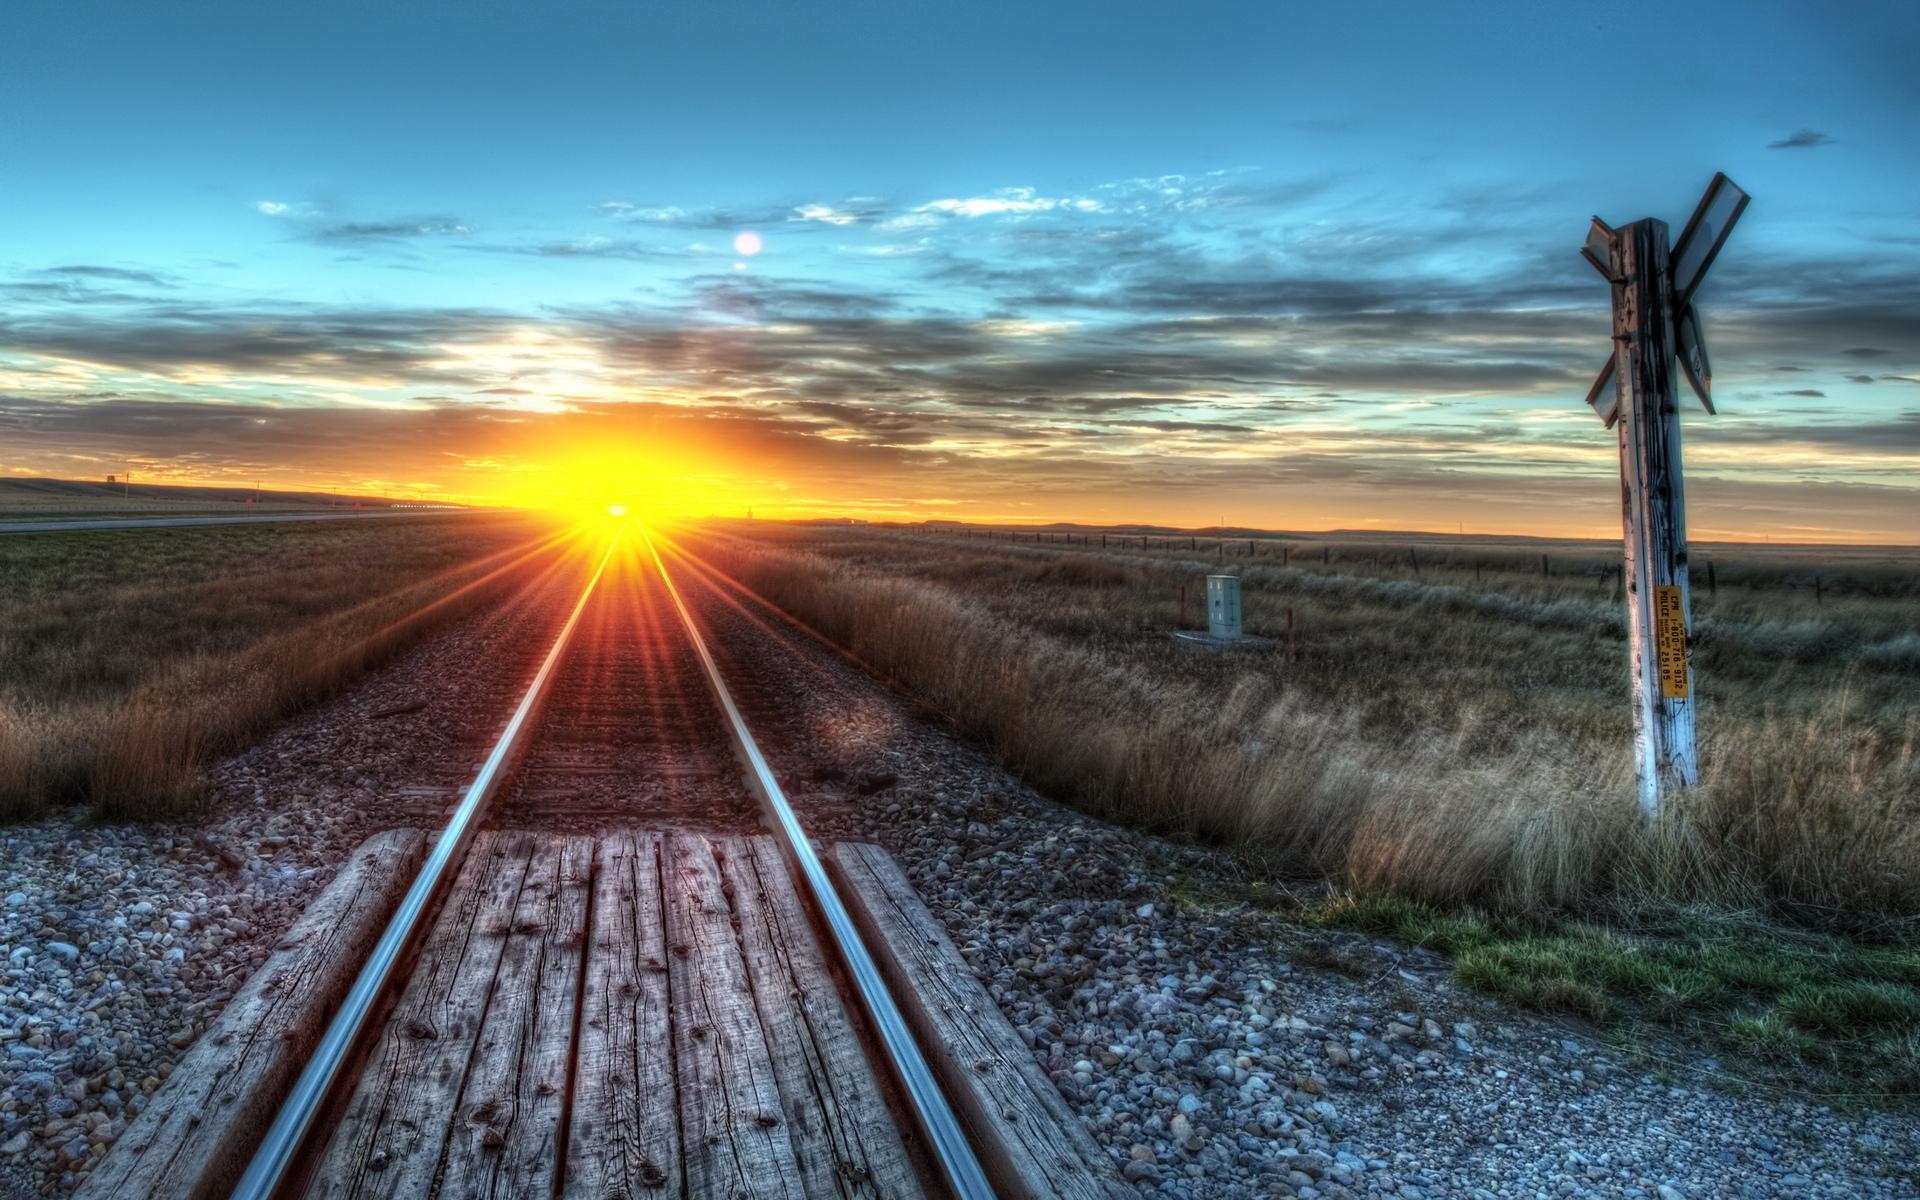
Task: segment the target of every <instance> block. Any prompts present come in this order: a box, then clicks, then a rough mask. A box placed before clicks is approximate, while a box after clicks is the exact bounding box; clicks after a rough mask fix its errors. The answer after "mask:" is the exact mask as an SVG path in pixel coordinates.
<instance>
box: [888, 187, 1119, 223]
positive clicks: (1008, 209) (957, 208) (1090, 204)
mask: <svg viewBox="0 0 1920 1200" xmlns="http://www.w3.org/2000/svg"><path fill="white" fill-rule="evenodd" d="M1102 207H1103V206H1102V204H1101V202H1100V201H1098V200H1095V199H1092V198H1090V197H1086V196H1068V197H1061V198H1053V197H1047V196H1042V195H1040V194H1039V193H1038V192H1036V191H1035V190H1034V189H1033V188H1030V187H1012V188H1001V189H1000V190H998V191H996V192H993V193H991V194H989V195H985V196H969V197H965V198H950V199H944V200H929V201H928V202H927V203H925V204H922V205H919V206H918V207H916V208H914V209H913V212H914V213H915V214H919V215H922V216H926V215H934V216H949V217H987V216H1001V215H1009V214H1010V215H1014V216H1021V215H1027V214H1031V213H1046V212H1080V213H1092V212H1099V211H1100V210H1101V208H1102Z"/></svg>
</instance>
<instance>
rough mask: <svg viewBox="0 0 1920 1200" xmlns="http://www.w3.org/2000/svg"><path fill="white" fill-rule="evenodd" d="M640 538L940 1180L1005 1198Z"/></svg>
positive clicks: (663, 570) (669, 579)
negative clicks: (822, 919) (890, 1067)
mask: <svg viewBox="0 0 1920 1200" xmlns="http://www.w3.org/2000/svg"><path fill="white" fill-rule="evenodd" d="M641 536H642V537H643V538H645V539H646V543H647V552H648V553H649V554H651V555H652V556H653V563H654V566H655V567H657V568H658V569H659V571H660V579H661V581H662V582H664V583H665V584H666V585H667V594H668V595H669V596H671V597H672V598H673V607H674V609H675V610H676V611H677V612H679V614H680V623H681V624H682V625H684V626H685V627H686V630H687V639H688V640H689V641H691V642H692V643H693V648H694V650H695V652H696V653H697V654H698V655H699V658H700V665H701V666H702V667H703V668H704V669H705V673H706V677H707V685H708V687H709V688H711V689H712V691H713V695H714V699H715V700H716V701H717V702H718V703H719V705H720V708H721V711H722V712H723V713H725V715H726V718H727V721H726V724H727V732H728V734H729V735H730V736H731V737H732V738H733V744H734V748H735V749H736V750H738V751H739V753H740V757H741V760H742V761H743V762H744V763H745V764H746V767H747V773H748V783H749V784H750V785H751V786H752V787H753V789H754V791H755V792H757V793H758V794H759V796H760V801H761V803H762V804H763V805H764V806H765V807H766V810H767V815H768V816H769V817H771V818H772V823H773V826H774V832H775V833H776V834H777V835H778V836H779V838H780V840H781V842H782V843H784V844H785V846H786V849H787V852H788V854H790V855H791V856H792V858H793V861H794V863H795V864H796V865H798V866H799V868H800V875H801V878H802V880H803V882H804V883H805V886H806V888H807V890H808V891H809V892H810V893H811V894H812V897H813V900H814V903H816V904H818V905H819V906H820V912H821V914H822V916H824V917H825V918H826V923H827V931H828V932H829V933H830V934H832V936H833V941H834V948H835V949H836V950H838V951H839V953H840V959H841V961H842V962H843V963H845V964H846V967H847V971H848V973H849V974H850V975H851V976H852V977H853V983H854V987H855V989H856V990H857V991H858V992H859V993H860V1000H861V1003H862V1004H863V1005H864V1006H865V1007H866V1010H867V1015H868V1016H869V1017H870V1018H872V1020H873V1024H874V1028H875V1029H876V1030H877V1031H878V1032H879V1034H880V1041H881V1043H882V1045H883V1046H884V1047H885V1048H886V1051H887V1056H888V1058H889V1059H891V1060H892V1063H893V1067H894V1070H895V1071H896V1072H897V1073H898V1074H899V1076H900V1082H901V1084H902V1085H903V1086H904V1087H905V1088H906V1090H907V1098H908V1100H909V1101H910V1102H911V1103H912V1105H913V1111H914V1116H915V1117H916V1118H917V1119H918V1121H919V1123H920V1128H921V1130H922V1131H923V1132H924V1133H925V1134H926V1136H927V1141H928V1143H929V1144H930V1145H931V1146H932V1147H933V1151H934V1156H935V1157H936V1158H937V1159H938V1160H939V1163H940V1169H941V1173H942V1174H943V1175H944V1176H945V1178H946V1181H947V1183H948V1185H949V1186H950V1187H951V1188H952V1189H953V1192H954V1194H955V1195H956V1196H958V1197H960V1200H995V1197H996V1196H997V1194H998V1193H996V1192H995V1191H994V1189H993V1185H992V1184H991V1183H989V1182H988V1181H987V1174H986V1172H985V1170H983V1169H982V1168H981V1166H980V1159H979V1158H978V1157H977V1156H976V1155H975V1154H974V1152H973V1144H972V1143H971V1142H970V1141H968V1140H967V1135H966V1132H965V1130H964V1129H963V1128H962V1127H961V1124H960V1118H959V1117H958V1116H957V1115H956V1114H955V1113H954V1111H953V1107H952V1105H950V1104H948V1103H947V1097H946V1093H945V1092H943V1091H942V1090H941V1089H940V1081H939V1080H938V1079H937V1078H935V1077H934V1074H933V1068H932V1067H931V1066H930V1065H929V1064H928V1062H927V1058H926V1055H925V1054H924V1053H922V1051H921V1049H920V1043H919V1042H918V1041H917V1040H916V1039H915V1038H914V1036H913V1031H912V1030H910V1029H909V1028H908V1027H907V1020H906V1017H905V1016H904V1015H902V1013H901V1012H900V1006H899V1005H898V1004H896V1003H895V1002H894V999H893V993H892V992H891V991H890V990H888V988H887V983H886V980H885V979H883V978H882V977H881V975H880V967H879V964H877V963H876V962H874V960H873V954H872V953H871V952H870V951H869V950H868V949H867V945H866V943H865V942H864V941H862V940H861V938H860V933H859V930H858V929H856V928H855V927H854V923H853V916H852V914H850V913H849V912H848V911H847V906H846V903H845V902H844V901H842V900H841V899H840V893H839V891H838V890H837V889H836V888H835V887H834V886H833V880H832V879H830V878H829V877H828V876H827V870H826V866H825V864H823V863H822V862H821V861H820V856H819V854H817V853H816V852H815V851H814V848H813V842H812V841H811V840H810V839H809V838H808V837H807V831H806V830H805V829H803V828H802V827H801V825H800V820H799V818H798V817H796V816H795V815H794V812H793V806H792V805H790V804H789V803H787V795H786V793H785V792H784V791H783V790H781V787H780V782H779V780H777V779H775V778H774V775H773V770H772V768H770V767H768V766H767V760H766V758H765V757H764V756H763V755H762V754H761V753H760V747H759V746H758V745H757V744H756V743H755V742H754V740H753V734H752V733H750V732H748V730H747V723H746V720H745V719H744V718H742V717H741V715H740V709H739V708H738V707H737V706H736V705H735V704H734V702H733V693H732V692H730V691H728V690H727V684H726V681H725V680H724V679H722V678H721V677H720V668H719V666H718V664H716V663H715V662H714V659H713V654H712V652H710V651H709V650H708V649H707V643H706V639H704V638H702V637H701V636H700V630H699V628H698V627H697V626H695V625H694V623H693V614H692V613H691V612H690V611H689V610H688V609H687V605H686V601H684V600H682V599H681V598H680V589H679V588H677V587H675V586H674V583H673V576H672V575H671V574H669V573H668V571H667V564H666V563H665V561H663V560H662V559H661V557H660V550H659V548H658V547H656V546H655V545H654V544H653V538H652V537H651V536H650V535H648V534H647V533H646V531H645V530H644V529H643V530H642V531H641Z"/></svg>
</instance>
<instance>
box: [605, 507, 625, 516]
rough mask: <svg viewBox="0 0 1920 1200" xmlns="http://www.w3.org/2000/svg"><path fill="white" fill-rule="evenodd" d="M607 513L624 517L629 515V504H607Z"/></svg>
mask: <svg viewBox="0 0 1920 1200" xmlns="http://www.w3.org/2000/svg"><path fill="white" fill-rule="evenodd" d="M607 515H608V516H610V517H624V516H626V515H627V506H626V505H624V504H609V505H607Z"/></svg>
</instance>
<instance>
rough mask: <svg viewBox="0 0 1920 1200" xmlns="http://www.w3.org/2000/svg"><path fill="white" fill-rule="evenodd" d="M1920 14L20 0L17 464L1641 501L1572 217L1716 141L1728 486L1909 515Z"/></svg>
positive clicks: (1701, 453) (1108, 506)
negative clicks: (1605, 398)
mask: <svg viewBox="0 0 1920 1200" xmlns="http://www.w3.org/2000/svg"><path fill="white" fill-rule="evenodd" d="M1916 61H1920V6H1916V5H1914V4H1912V3H1909V2H1906V0H1901V2H1898V3H1869V2H1864V0H1863V2H1859V3H1850V4H1848V5H1845V6H1832V5H1824V4H1813V3H1807V4H1800V3H1788V4H1782V3H1767V2H1764V0H1763V2H1758V3H1712V4H1660V5H1631V4H1624V5H1623V4H1610V5H1604V6H1593V5H1576V4H1562V3H1549V2H1543V0H1531V2H1528V3H1512V4H1508V3H1477V4H1472V5H1434V4H1431V3H1369V2H1365V0H1345V2H1342V3H1326V4H1321V3H1314V4H1300V3H1257V4H1254V3H1249V4H1244V5H1230V4H1212V3H1183V4H1180V5H1169V4H1165V3H1151V4H1148V3H1131V2H1115V0H1108V2H1106V3H1097V4H1096V3H1087V4H1081V3H1055V4H1045V3H1037V2H1035V0H1026V2H1024V3H998V2H982V3H969V4H965V5H956V4H945V5H938V6H933V5H914V4H901V3H898V2H897V0H895V2H889V3H820V4H811V5H775V4H741V3H720V2H709V3H679V2H672V0H667V2H663V0H652V2H649V3H645V4H637V3H620V4H611V3H610V4H598V3H572V4H552V5H540V6H533V5H522V4H512V3H463V4H444V5H443V4H361V3H354V2H336V3H329V4H325V5H305V6H291V5H277V4H276V5H260V4H251V3H249V4H238V3H222V2H219V0H200V2H196V3H190V4H175V5H151V4H131V3H128V4H97V3H85V2H71V3H54V2H44V0H24V2H16V3H12V4H9V5H8V6H7V8H6V11H5V13H4V15H0V475H14V476H42V475H47V476H58V477H65V478H83V479H88V478H100V477H104V476H105V475H106V474H109V473H119V472H124V471H126V470H128V469H129V468H131V470H132V471H133V473H134V477H135V479H136V480H142V479H144V480H148V481H152V482H165V481H181V482H185V481H192V482H226V483H250V482H255V481H258V482H262V483H264V484H266V485H267V486H269V487H314V486H318V487H328V488H338V489H346V490H357V491H366V492H381V491H386V492H393V493H397V494H406V495H419V496H426V497H441V498H448V499H456V500H463V501H477V502H510V503H528V504H562V505H583V506H589V507H591V506H594V505H598V504H602V503H612V502H621V503H629V504H635V505H639V506H642V507H652V508H656V509H662V510H667V511H672V512H675V513H683V514H700V513H724V514H739V513H743V512H745V511H747V510H748V509H749V508H751V509H753V510H755V512H756V513H757V514H758V515H761V516H768V517H781V516H819V515H828V514H840V515H852V516H863V517H870V518H873V519H923V518H946V519H959V520H967V521H1002V522H1005V521H1016V522H1026V521H1050V520H1077V521H1087V522H1101V523H1119V522H1155V523H1162V524H1171V525H1213V524H1217V523H1223V522H1224V523H1226V524H1231V525H1250V526H1262V527H1266V528H1276V529H1298V530H1314V529H1331V528H1348V529H1369V528H1372V529H1426V530H1455V529H1465V530H1470V531H1484V532H1494V533H1530V534H1545V535H1553V536H1570V535H1571V536H1600V537H1606V536H1618V532H1619V495H1618V473H1617V452H1616V449H1615V446H1614V441H1613V435H1612V434H1610V433H1609V432H1608V431H1607V430H1605V429H1604V428H1602V427H1601V425H1600V424H1599V422H1598V421H1597V420H1596V419H1595V417H1594V415H1593V413H1592V412H1591V410H1589V409H1588V408H1587V407H1586V405H1585V404H1584V403H1583V399H1584V397H1585V395H1586V392H1587V389H1588V387H1589V385H1590V384H1591V382H1592V379H1593V377H1594V375H1595V374H1596V372H1597V371H1598V369H1599V368H1600V366H1601V365H1602V363H1603V362H1604V361H1605V359H1606V357H1607V354H1608V353H1609V337H1608V335H1609V331H1610V325H1609V317H1608V300H1607V287H1606V285H1605V283H1604V282H1603V281H1602V280H1601V279H1600V278H1599V277H1598V276H1597V275H1596V274H1595V273H1594V272H1593V271H1592V269H1591V268H1590V267H1588V266H1587V265H1586V264H1585V263H1584V262H1583V261H1582V260H1581V259H1580V258H1579V257H1578V255H1577V250H1578V248H1579V246H1580V244H1581V242H1582V240H1583V239H1584V237H1585V233H1586V229H1587V225H1588V221H1589V218H1590V217H1591V216H1593V215H1594V214H1599V215H1601V216H1602V217H1604V218H1605V219H1606V220H1608V221H1610V222H1612V223H1615V224H1620V223H1624V222H1626V221H1631V220H1634V219H1638V218H1641V217H1649V216H1651V217H1659V218H1662V219H1664V220H1666V221H1668V222H1669V223H1670V225H1671V226H1672V230H1673V233H1674V234H1675V235H1676V236H1677V235H1678V232H1679V228H1680V226H1681V225H1682V224H1683V223H1684V222H1685V220H1686V218H1687V216H1688V214H1689V213H1690V212H1691V211H1692V208H1693V205H1694V202H1695V201H1696V199H1697V198H1698V196H1699V194H1700V192H1701V190H1702V188H1703V187H1704V186H1705V185H1706V183H1707V182H1708V180H1709V179H1710V178H1711V177H1712V175H1713V173H1714V172H1715V171H1716V170H1722V171H1725V172H1727V173H1728V174H1729V175H1730V176H1732V178H1733V179H1734V180H1735V181H1737V182H1738V183H1739V184H1740V185H1741V186H1742V187H1743V188H1745V189H1746V190H1747V191H1748V192H1750V193H1751V194H1752V195H1753V197H1754V199H1753V203H1752V205H1751V207H1750V208H1749V209H1748V211H1747V213H1746V215H1745V216H1744V218H1743V219H1742V221H1741V223H1740V225H1739V227H1738V228H1737V230H1736V231H1735V232H1734V234H1733V236H1732V238H1731V240H1730V241H1729V243H1728V246H1727V249H1726V250H1725V252H1724V253H1723V254H1722V255H1721V257H1720V260H1719V262H1718V263H1717V264H1716V265H1715V266H1714V268H1713V270H1712V273H1711V276H1710V278H1709V280H1708V282H1707V283H1706V284H1705V285H1704V287H1703V288H1702V290H1701V292H1700V295H1699V301H1700V309H1701V312H1702V314H1703V317H1704V326H1705V329H1706V333H1707V338H1708V341H1709V344H1710V346H1711V350H1712V356H1713V362H1714V367H1715V373H1716V374H1715V385H1714V386H1715V392H1714V394H1715V400H1716V406H1717V408H1718V409H1719V413H1718V415H1716V416H1709V415H1708V414H1706V413H1705V412H1704V411H1703V410H1701V409H1700V408H1699V407H1698V406H1697V405H1695V404H1693V403H1691V402H1690V401H1689V402H1687V403H1686V405H1685V407H1686V412H1685V415H1684V417H1683V424H1684V428H1685V438H1686V452H1685V453H1686V460H1687V466H1688V497H1689V509H1690V523H1691V526H1692V533H1693V536H1695V537H1697V538H1706V539H1719V538H1730V539H1748V538H1751V539H1760V538H1770V539H1772V540H1775V541H1870V542H1900V543H1912V542H1916V541H1920V533H1916V530H1920V206H1916V203H1915V201H1914V197H1915V196H1916V195H1920V137H1916V136H1914V129H1915V126H1916V122H1915V118H1916V115H1920V73H1917V72H1915V71H1914V70H1913V63H1914V62H1916ZM743 235H751V236H750V237H746V238H745V239H744V240H742V239H743ZM755 239H757V242H756V240H755Z"/></svg>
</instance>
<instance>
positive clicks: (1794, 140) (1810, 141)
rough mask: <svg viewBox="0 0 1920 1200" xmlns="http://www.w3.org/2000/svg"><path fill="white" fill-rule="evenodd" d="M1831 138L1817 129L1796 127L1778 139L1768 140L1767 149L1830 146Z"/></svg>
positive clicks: (1800, 148) (1799, 148)
mask: <svg viewBox="0 0 1920 1200" xmlns="http://www.w3.org/2000/svg"><path fill="white" fill-rule="evenodd" d="M1832 144H1833V139H1832V138H1831V137H1829V136H1827V135H1826V134H1825V133H1822V132H1821V131H1820V130H1818V129H1796V130H1794V131H1793V132H1792V133H1790V134H1788V135H1787V136H1786V137H1783V138H1781V139H1780V140H1779V141H1775V142H1768V143H1767V149H1769V150H1811V149H1814V148H1815V147H1817V146H1831V145H1832Z"/></svg>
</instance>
